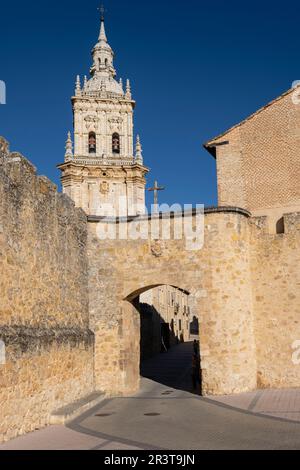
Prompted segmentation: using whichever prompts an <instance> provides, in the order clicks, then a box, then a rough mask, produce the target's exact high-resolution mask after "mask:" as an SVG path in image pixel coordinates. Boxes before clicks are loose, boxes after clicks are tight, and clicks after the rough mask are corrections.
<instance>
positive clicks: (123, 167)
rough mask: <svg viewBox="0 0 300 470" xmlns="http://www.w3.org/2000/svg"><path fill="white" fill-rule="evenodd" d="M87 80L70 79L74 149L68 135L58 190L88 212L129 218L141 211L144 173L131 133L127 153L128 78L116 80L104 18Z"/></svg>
mask: <svg viewBox="0 0 300 470" xmlns="http://www.w3.org/2000/svg"><path fill="white" fill-rule="evenodd" d="M92 57H93V64H92V67H91V69H90V79H89V80H88V79H87V77H84V79H83V82H82V81H81V79H80V77H79V75H78V76H77V78H76V86H75V95H74V96H73V97H72V107H73V115H74V150H73V142H72V139H71V133H68V139H67V142H66V153H65V161H64V163H63V164H61V165H58V168H59V169H60V170H61V173H62V174H61V180H62V186H63V192H64V193H66V194H67V195H68V196H70V197H71V198H72V199H73V200H74V202H75V204H76V206H77V207H81V208H82V209H83V210H84V211H85V212H86V213H87V214H88V215H93V216H105V215H108V216H113V215H116V216H134V215H138V214H142V213H144V211H145V184H146V181H145V175H146V174H147V173H148V171H149V170H148V169H147V168H146V167H145V166H144V164H143V157H142V147H141V143H140V138H139V136H137V141H136V148H135V150H136V152H135V154H134V151H133V145H134V142H133V111H134V108H135V101H134V100H133V99H132V93H131V86H130V82H129V80H127V81H126V89H125V91H124V89H123V81H122V79H120V80H119V81H117V80H116V70H115V68H114V63H113V59H114V52H113V50H112V48H111V47H110V45H109V44H108V41H107V37H106V32H105V26H104V18H103V15H102V16H101V26H100V35H99V39H98V42H97V44H96V45H95V47H94V48H93V50H92Z"/></svg>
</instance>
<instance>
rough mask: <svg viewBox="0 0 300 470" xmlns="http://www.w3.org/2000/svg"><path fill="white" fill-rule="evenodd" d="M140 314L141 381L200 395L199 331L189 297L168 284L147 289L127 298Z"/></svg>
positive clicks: (183, 291) (187, 293)
mask: <svg viewBox="0 0 300 470" xmlns="http://www.w3.org/2000/svg"><path fill="white" fill-rule="evenodd" d="M127 300H128V301H129V302H130V303H131V304H132V305H133V306H134V308H135V309H136V310H137V312H138V313H139V319H140V353H139V355H138V356H137V359H139V361H140V364H139V370H140V375H141V377H142V378H146V379H150V380H153V381H155V382H158V383H160V384H164V385H166V386H168V387H170V388H177V389H182V390H186V391H189V392H195V393H197V394H200V393H201V369H200V348H199V336H198V332H195V331H194V330H193V321H194V322H195V318H196V316H195V312H194V313H193V315H192V314H191V308H190V305H189V304H190V301H189V300H190V294H189V292H187V291H186V290H184V289H180V288H178V287H175V286H170V285H160V286H155V287H154V286H150V287H148V288H147V290H144V289H143V290H142V292H139V293H133V294H131V295H130V296H129V298H128V299H127Z"/></svg>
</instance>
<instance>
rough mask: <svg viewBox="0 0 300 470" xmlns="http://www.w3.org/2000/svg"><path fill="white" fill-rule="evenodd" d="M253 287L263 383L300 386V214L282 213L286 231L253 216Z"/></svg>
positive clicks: (259, 385) (256, 332)
mask: <svg viewBox="0 0 300 470" xmlns="http://www.w3.org/2000/svg"><path fill="white" fill-rule="evenodd" d="M253 224H254V225H253V234H252V250H251V252H252V286H253V301H254V305H253V307H254V318H255V339H256V357H257V374H258V387H259V388H266V387H271V388H282V387H299V386H300V365H299V364H294V363H293V361H292V355H293V352H294V349H293V347H292V346H293V343H294V342H295V341H297V340H300V213H293V214H287V215H285V216H284V229H285V233H283V234H277V235H272V234H270V233H269V232H268V228H267V227H268V224H267V220H266V218H257V219H253Z"/></svg>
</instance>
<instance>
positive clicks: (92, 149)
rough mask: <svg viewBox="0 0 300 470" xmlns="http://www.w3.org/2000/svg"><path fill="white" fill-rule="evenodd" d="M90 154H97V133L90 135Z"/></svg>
mask: <svg viewBox="0 0 300 470" xmlns="http://www.w3.org/2000/svg"><path fill="white" fill-rule="evenodd" d="M89 153H96V134H95V132H90V133H89Z"/></svg>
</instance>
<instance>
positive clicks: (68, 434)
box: [0, 344, 300, 450]
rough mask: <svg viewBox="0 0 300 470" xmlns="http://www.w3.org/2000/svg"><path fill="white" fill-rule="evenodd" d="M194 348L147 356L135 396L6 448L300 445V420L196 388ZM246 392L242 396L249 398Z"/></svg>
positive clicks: (104, 404)
mask: <svg viewBox="0 0 300 470" xmlns="http://www.w3.org/2000/svg"><path fill="white" fill-rule="evenodd" d="M191 349H192V346H191V344H183V345H180V346H178V347H176V348H174V349H173V350H172V351H171V352H169V353H168V354H162V355H160V356H158V357H156V358H154V359H151V360H149V361H147V363H145V364H144V366H143V374H144V375H146V376H147V377H151V379H149V378H143V379H142V387H141V390H140V391H139V393H137V394H136V395H135V396H132V397H120V398H113V399H109V400H105V401H103V402H102V403H101V404H100V405H99V406H98V407H97V408H95V409H94V410H91V411H89V412H87V413H86V414H85V415H83V416H81V417H80V418H78V419H77V420H75V421H74V422H73V423H71V424H70V425H69V426H68V428H64V427H62V426H61V427H60V426H54V427H49V428H47V429H44V430H41V431H38V432H36V433H33V434H30V435H27V436H23V437H20V438H18V439H16V440H14V441H11V442H9V443H8V444H6V445H4V446H0V449H1V448H2V449H3V448H6V449H95V450H96V449H103V450H111V449H112V450H116V449H156V450H160V449H164V450H168V449H169V450H181V449H187V450H189V449H300V423H299V422H291V421H287V420H282V419H274V418H270V417H264V416H259V415H256V414H253V413H249V412H248V411H238V410H236V409H234V408H232V407H230V406H228V404H231V405H232V402H230V399H229V398H228V397H227V398H226V400H227V404H224V403H219V402H217V401H212V400H210V399H206V398H202V397H200V396H198V395H196V394H192V393H190V391H188V390H191V383H190V370H189V369H190V362H191ZM160 382H161V383H160ZM253 393H254V394H255V393H256V392H253ZM297 393H298V395H299V392H297ZM244 396H246V395H245V394H243V396H242V395H239V396H238V398H237V400H240V402H245V403H246V402H247V403H248V401H249V397H248V395H247V396H246V398H247V399H244V398H243V397H244ZM241 397H242V398H241ZM247 400H248V401H247ZM254 401H255V402H257V401H258V399H257V398H255V400H254ZM254 401H253V397H252V401H251V400H250V402H253V403H254ZM253 403H252V404H253ZM252 408H253V406H252Z"/></svg>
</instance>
